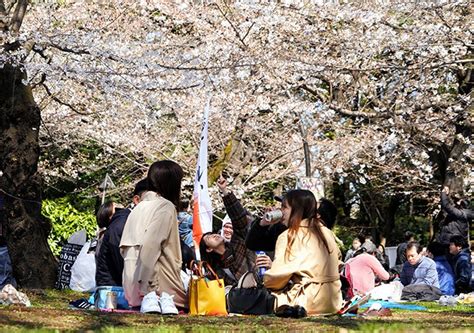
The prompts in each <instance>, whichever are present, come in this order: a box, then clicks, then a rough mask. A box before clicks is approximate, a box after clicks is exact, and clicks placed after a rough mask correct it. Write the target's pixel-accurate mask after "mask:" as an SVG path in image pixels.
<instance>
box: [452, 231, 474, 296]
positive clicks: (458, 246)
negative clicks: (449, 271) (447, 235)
mask: <svg viewBox="0 0 474 333" xmlns="http://www.w3.org/2000/svg"><path fill="white" fill-rule="evenodd" d="M466 247H467V244H466V243H465V240H464V237H462V236H453V237H451V239H450V244H449V253H450V254H451V255H452V256H453V258H452V267H453V271H454V276H455V282H454V285H455V288H456V295H459V294H460V293H469V292H471V287H470V282H471V270H472V267H471V256H470V253H469V252H468V251H466V250H463V249H465V248H466Z"/></svg>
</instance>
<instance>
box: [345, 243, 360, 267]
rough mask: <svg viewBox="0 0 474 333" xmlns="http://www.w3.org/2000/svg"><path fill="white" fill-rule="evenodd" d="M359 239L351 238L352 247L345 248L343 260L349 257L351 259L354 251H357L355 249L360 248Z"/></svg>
mask: <svg viewBox="0 0 474 333" xmlns="http://www.w3.org/2000/svg"><path fill="white" fill-rule="evenodd" d="M360 246H361V244H360V240H359V238H354V239H353V240H352V247H351V248H350V249H349V250H347V253H346V257H345V258H344V262H347V261H348V260H349V259H351V258H352V257H353V256H354V253H356V252H357V250H359V249H360Z"/></svg>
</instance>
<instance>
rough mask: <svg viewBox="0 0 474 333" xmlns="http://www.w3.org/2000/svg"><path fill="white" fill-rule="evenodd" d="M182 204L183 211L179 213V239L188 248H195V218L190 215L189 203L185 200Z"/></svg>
mask: <svg viewBox="0 0 474 333" xmlns="http://www.w3.org/2000/svg"><path fill="white" fill-rule="evenodd" d="M180 204H181V205H180V207H181V211H180V212H179V213H178V228H179V237H180V238H181V240H182V241H183V242H184V243H185V244H186V245H187V246H188V247H190V248H194V243H193V216H192V215H191V214H189V213H188V209H189V201H187V200H183V201H181V203H180Z"/></svg>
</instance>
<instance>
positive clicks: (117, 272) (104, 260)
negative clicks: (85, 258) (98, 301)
mask: <svg viewBox="0 0 474 333" xmlns="http://www.w3.org/2000/svg"><path fill="white" fill-rule="evenodd" d="M147 188H148V187H147V180H146V179H142V180H140V181H139V182H138V183H137V184H136V185H135V189H134V191H133V197H132V204H131V205H130V208H124V209H120V208H116V209H115V213H114V214H113V215H112V217H111V219H110V224H109V227H108V228H107V230H106V231H105V233H104V237H103V239H102V244H101V246H100V248H99V250H98V251H97V256H96V265H97V268H96V273H95V282H96V285H97V286H122V273H123V258H122V255H121V254H120V247H119V245H120V240H121V239H122V233H123V229H124V227H125V222H126V221H127V218H128V215H129V214H130V212H131V208H133V207H134V206H136V205H138V203H139V202H140V201H141V198H142V195H143V194H144V193H145V192H146V191H147Z"/></svg>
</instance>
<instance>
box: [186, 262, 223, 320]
mask: <svg viewBox="0 0 474 333" xmlns="http://www.w3.org/2000/svg"><path fill="white" fill-rule="evenodd" d="M206 270H207V272H209V273H211V274H212V276H213V277H214V280H209V279H208V278H206V277H205V275H204V272H205V271H206ZM191 271H192V272H193V273H192V275H191V280H190V281H189V313H190V314H191V315H204V316H220V315H227V308H226V303H225V288H224V280H223V279H219V277H218V276H217V274H216V273H215V272H214V271H213V270H212V268H211V266H210V265H209V264H208V263H207V262H205V261H200V262H197V263H196V262H194V261H193V262H191Z"/></svg>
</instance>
